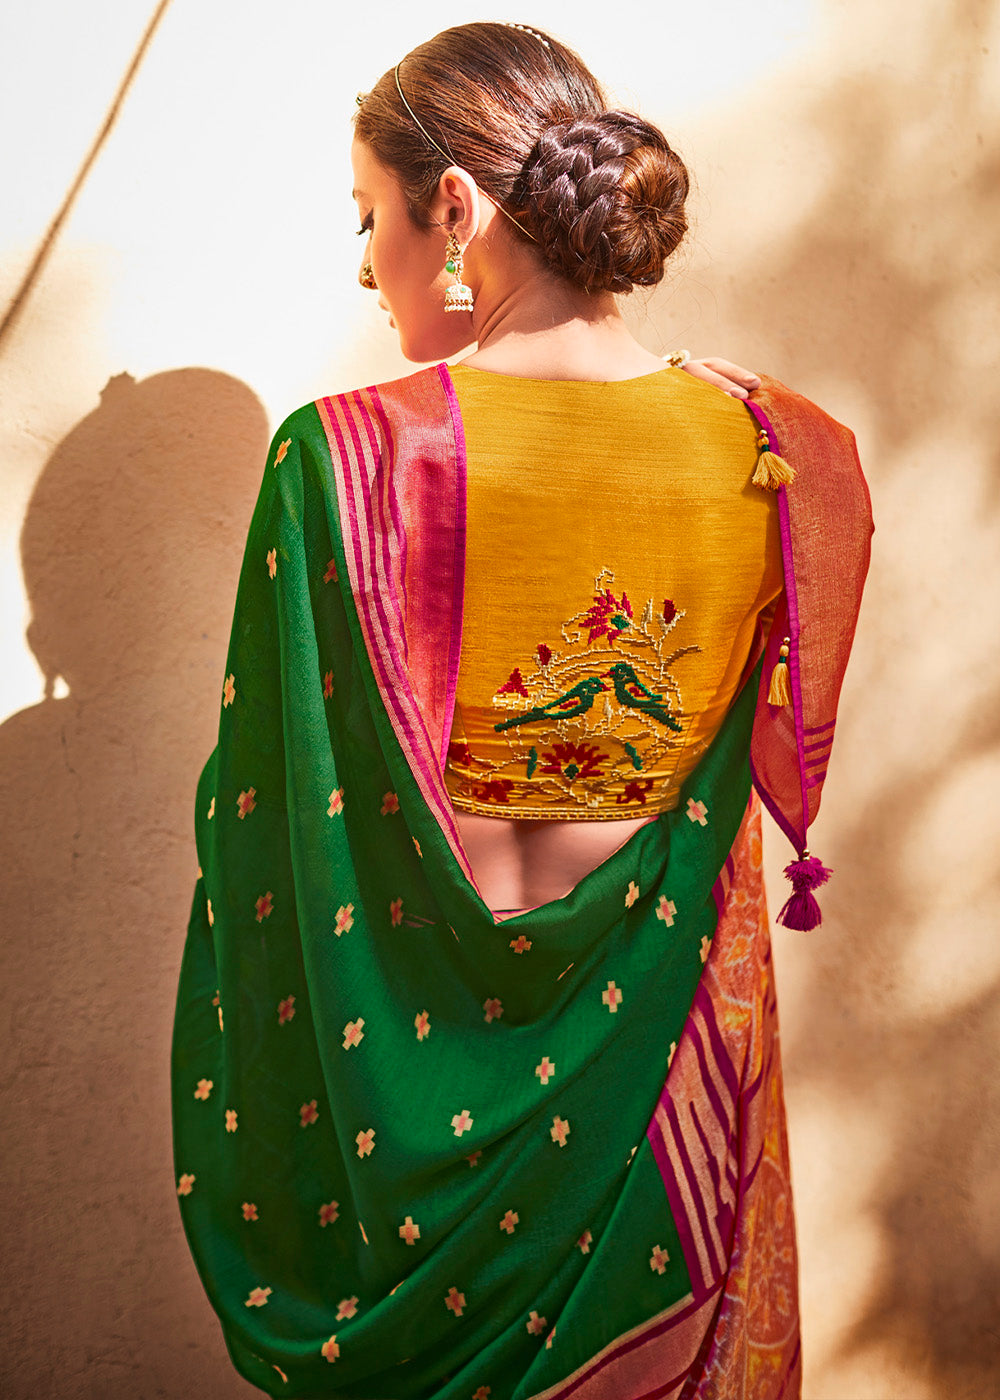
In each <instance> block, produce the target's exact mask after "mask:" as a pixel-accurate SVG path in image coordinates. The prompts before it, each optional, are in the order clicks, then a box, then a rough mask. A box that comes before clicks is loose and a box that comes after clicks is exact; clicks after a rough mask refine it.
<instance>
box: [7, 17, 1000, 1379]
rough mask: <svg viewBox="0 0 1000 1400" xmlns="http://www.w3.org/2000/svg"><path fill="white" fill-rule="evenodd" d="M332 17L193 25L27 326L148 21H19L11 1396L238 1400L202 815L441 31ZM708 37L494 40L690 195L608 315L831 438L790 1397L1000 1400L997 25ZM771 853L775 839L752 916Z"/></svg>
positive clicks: (355, 333)
mask: <svg viewBox="0 0 1000 1400" xmlns="http://www.w3.org/2000/svg"><path fill="white" fill-rule="evenodd" d="M340 8H341V7H339V6H333V5H330V4H329V3H322V0H300V3H298V4H296V5H295V6H291V7H288V12H287V13H281V12H280V11H279V7H277V6H274V5H267V4H264V3H263V0H243V3H236V0H216V2H215V3H207V0H206V2H205V3H199V4H193V3H191V2H190V0H187V3H185V0H174V3H173V4H171V5H169V6H168V7H167V9H166V11H165V14H164V17H163V19H162V22H161V23H160V25H159V27H158V29H157V31H156V33H155V34H154V36H153V39H152V42H151V44H150V46H149V49H148V52H147V53H146V54H145V56H144V59H143V62H142V64H141V66H140V68H139V70H138V72H137V74H136V77H135V80H134V82H133V84H132V86H131V89H130V91H129V93H128V95H127V97H126V99H125V101H124V103H123V105H122V108H121V111H120V112H119V114H118V117H117V119H116V121H115V123H114V125H113V128H112V130H111V132H110V134H109V136H108V138H107V140H106V141H105V142H104V143H103V145H102V147H101V149H100V152H99V154H98V157H97V159H96V161H95V162H94V164H93V167H92V169H91V170H90V171H89V173H88V175H87V178H86V180H85V181H84V183H83V185H82V188H81V189H80V191H79V193H78V195H77V197H76V198H75V200H74V202H73V204H72V208H71V209H70V211H69V213H68V217H67V219H66V220H65V222H64V224H63V225H62V226H61V228H60V229H59V231H58V236H57V237H56V238H55V240H54V242H53V244H52V247H51V249H50V251H49V254H48V256H47V257H46V258H45V259H44V260H43V262H42V265H41V267H40V269H39V272H38V275H37V276H36V277H35V278H34V279H33V281H32V283H31V285H30V286H29V287H28V288H27V289H24V288H23V286H22V283H23V278H24V275H25V273H26V270H27V269H28V268H29V266H30V264H31V262H32V259H33V258H34V256H35V254H36V252H37V250H38V249H39V247H40V245H41V243H42V240H43V239H44V236H45V233H46V229H47V228H48V226H49V222H50V220H51V219H52V217H53V215H54V214H55V212H56V210H57V209H58V208H59V207H60V204H61V203H62V201H63V199H64V196H65V194H66V192H67V190H68V189H69V188H70V186H71V185H72V183H73V180H74V178H75V176H76V174H77V172H78V170H79V168H80V165H81V162H82V161H83V159H84V157H85V155H86V153H87V151H88V149H89V147H90V144H91V142H92V140H93V138H94V136H95V134H96V133H97V131H98V129H99V128H100V126H101V123H102V121H103V119H104V116H105V113H106V111H107V109H108V107H109V104H110V103H111V100H112V98H113V96H114V93H115V90H116V88H117V86H118V84H119V82H120V80H121V78H122V75H123V73H124V72H125V70H126V69H127V67H128V65H129V63H130V61H131V59H132V56H133V53H134V51H135V48H136V45H137V43H138V41H139V38H140V36H141V34H142V32H143V30H144V27H145V26H146V24H147V22H148V20H149V18H150V15H151V14H152V12H153V9H154V6H153V3H152V0H143V3H139V0H92V3H90V4H88V5H87V6H75V5H71V4H70V3H69V0H61V2H57V0H35V3H34V4H33V5H32V6H31V8H30V11H29V9H28V7H16V9H17V12H16V13H15V7H14V6H8V7H6V10H5V13H4V15H3V16H2V17H0V50H2V51H3V52H4V55H5V59H6V62H5V65H4V67H5V84H4V91H3V93H2V102H3V104H4V107H3V111H2V112H0V119H2V123H3V129H4V130H5V131H7V132H13V133H15V135H16V136H17V137H18V138H19V139H18V140H16V141H8V142H5V143H4V145H3V148H2V150H0V188H2V189H3V190H4V191H5V198H4V200H3V211H2V214H0V261H2V271H0V278H2V286H0V291H2V293H3V300H2V301H0V306H5V305H7V304H8V302H10V301H11V300H12V299H13V298H14V297H15V296H16V295H17V293H18V290H19V289H22V290H23V291H24V294H23V296H22V298H21V301H20V303H19V305H18V309H17V312H16V314H15V315H14V316H13V317H12V318H11V319H10V320H9V321H8V322H7V323H6V324H5V326H4V329H3V331H2V332H0V402H2V405H3V422H2V424H0V461H2V467H3V483H4V490H3V493H2V496H0V532H2V536H3V540H4V546H5V547H4V552H3V557H2V560H0V624H2V627H3V634H2V641H3V662H2V670H0V718H3V717H6V718H5V722H4V723H3V724H2V726H0V787H2V801H3V806H2V811H3V823H2V835H0V869H2V870H3V872H4V890H3V902H2V909H3V930H4V938H3V986H4V988H5V991H6V996H5V1001H6V1006H7V1009H8V1018H7V1020H8V1030H7V1032H6V1036H5V1038H6V1042H7V1043H6V1045H5V1048H4V1053H3V1057H2V1061H0V1063H2V1065H3V1070H2V1081H3V1093H4V1106H3V1119H2V1121H3V1127H4V1139H5V1143H4V1152H3V1162H4V1165H3V1189H2V1191H0V1201H2V1209H3V1216H4V1220H3V1224H2V1236H3V1239H4V1248H5V1253H6V1260H5V1265H4V1273H3V1279H4V1289H3V1294H4V1307H3V1312H2V1316H3V1320H4V1333H5V1338H4V1340H5V1345H4V1347H3V1359H2V1361H0V1388H2V1390H3V1393H4V1394H5V1395H7V1396H10V1397H11V1400H22V1398H23V1400H27V1398H28V1397H32V1400H38V1397H47V1396H57V1397H65V1400H82V1398H83V1397H91V1396H94V1397H97V1396H100V1397H102V1400H130V1398H131V1397H143V1398H144V1397H154V1396H155V1397H160V1396H162V1397H170V1400H175V1397H176V1400H181V1397H185V1400H186V1397H189V1396H194V1395H202V1394H213V1395H216V1396H218V1397H220V1400H222V1397H230V1396H232V1397H236V1396H238V1395H249V1394H251V1393H257V1392H252V1391H251V1390H250V1388H249V1387H248V1386H246V1385H245V1384H244V1383H243V1382H241V1381H240V1380H239V1379H238V1378H237V1377H236V1375H235V1373H234V1372H232V1370H231V1368H230V1367H229V1364H228V1361H227V1359H226V1356H225V1353H224V1349H223V1346H222V1343H221V1340H220V1336H219V1333H218V1329H217V1327H216V1325H215V1322H214V1319H213V1317H212V1314H211V1313H210V1311H209V1309H208V1305H207V1303H206V1302H205V1300H204V1297H203V1295H202V1293H201V1290H200V1286H199V1284H198V1282H197V1279H196V1276H195V1273H194V1269H193V1266H192V1265H191V1263H190V1261H189V1259H188V1256H187V1253H186V1249H185V1246H184V1242H183V1239H182V1235H181V1230H180V1223H179V1218H178V1213H177V1210H176V1206H175V1202H174V1198H173V1182H172V1172H171V1162H170V1150H169V1119H168V1098H167V1054H168V1044H169V1033H170V1022H171V1014H172V1000H173V992H174V985H175V979H176V975H177V968H178V961H179V957H180V952H181V946H182V941H183V936H184V926H185V922H186V915H187V909H188V903H189V899H190V894H191V889H192V882H193V877H194V850H193V843H192V837H191V827H192V823H191V807H192V801H193V796H194V784H195V780H196V777H197V773H198V770H199V767H200V764H201V763H202V761H203V760H204V758H205V757H206V756H207V754H208V752H209V750H210V748H211V745H212V742H213V727H214V723H215V720H216V710H217V705H218V687H219V683H220V680H221V677H222V666H223V659H224V651H225V645H226V639H227V630H228V624H229V617H230V610H231V606H232V600H233V596H234V592H235V587H236V574H237V569H238V564H239V557H240V553H241V548H242V543H243V538H244V534H245V530H246V526H247V523H248V521H249V516H250V511H251V507H252V504H253V499H254V495H255V492H256V488H257V484H258V480H259V475H260V471H261V464H262V460H263V452H264V449H265V445H266V441H267V437H268V431H269V427H268V425H269V424H270V426H271V427H273V426H274V425H275V424H276V423H277V421H278V420H279V419H280V417H281V416H283V414H284V413H285V412H287V411H288V410H290V409H291V408H293V407H294V406H296V405H297V404H299V403H301V402H303V401H305V400H308V399H310V398H312V397H313V396H314V395H316V394H318V393H319V392H321V391H329V390H338V389H342V388H346V387H349V386H350V385H352V384H356V383H359V382H364V381H368V380H371V379H376V378H385V377H389V376H391V375H394V374H395V373H398V372H401V371H402V370H403V369H404V368H405V367H404V365H403V364H402V362H401V361H400V360H399V357H398V352H397V351H396V349H395V346H394V344H393V341H392V340H391V339H390V333H389V332H387V330H386V328H385V327H384V325H382V324H378V325H376V324H374V316H373V309H372V306H371V304H370V302H369V301H368V300H367V299H366V298H365V295H364V293H362V292H361V291H360V289H358V288H357V286H356V284H355V283H354V280H353V278H354V270H355V267H356V260H357V256H358V253H359V249H360V245H359V244H358V242H357V241H354V240H352V237H351V235H352V233H353V231H354V226H355V225H354V212H353V206H352V205H351V204H350V202H349V198H348V194H349V189H350V176H349V170H348V166H347V162H346V145H347V127H346V119H347V117H348V116H349V114H350V111H351V110H352V106H353V96H354V93H355V91H356V90H357V89H358V88H363V87H365V86H367V85H368V84H369V83H370V82H371V81H372V80H373V79H374V78H375V77H376V76H377V75H378V74H379V73H380V72H381V71H382V69H383V68H384V67H386V66H388V64H389V63H390V62H392V61H394V60H395V58H396V57H398V56H399V54H400V53H402V52H404V51H405V49H406V48H407V47H409V46H410V45H411V44H412V43H414V42H417V41H418V40H420V39H421V38H424V37H426V35H427V34H429V33H431V32H433V31H434V30H435V29H437V28H441V27H444V26H445V25H446V24H448V23H450V22H453V20H454V19H455V18H456V12H455V10H454V8H453V7H449V6H445V5H444V4H441V3H438V0H433V2H432V3H425V4H423V5H421V6H419V7H413V6H404V5H403V4H386V3H379V0H372V3H371V4H369V5H368V6H366V7H363V8H361V7H359V8H358V9H357V12H356V13H352V14H351V15H349V16H348V17H347V18H346V19H338V16H337V14H336V13H335V11H336V10H339V9H340ZM687 10H690V11H691V12H690V13H688V12H687ZM687 10H685V9H682V8H681V7H680V6H673V7H670V12H669V13H668V7H666V6H663V5H655V6H654V5H637V4H629V3H627V0H625V3H622V4H618V5H615V6H614V7H611V10H610V12H609V13H605V12H604V11H603V8H602V11H600V12H599V11H598V9H597V7H596V6H590V7H584V6H581V5H579V4H568V3H565V4H557V3H537V4H535V6H534V9H533V11H532V12H531V13H530V14H522V13H520V7H518V12H514V11H509V10H508V8H507V6H506V5H499V6H497V7H495V8H494V9H493V10H492V11H486V12H478V13H479V14H482V16H483V17H489V18H511V19H526V20H529V21H530V22H532V23H535V24H539V25H542V26H547V27H550V28H552V29H554V30H555V31H556V32H557V33H560V34H561V35H563V36H564V37H565V38H567V39H568V41H569V42H571V43H573V44H574V45H575V46H576V47H577V48H579V49H580V51H581V52H582V53H583V54H584V56H585V57H586V58H588V59H589V60H590V61H591V62H592V63H593V64H594V66H595V68H597V69H598V71H599V72H600V73H601V74H602V76H605V77H606V78H607V79H608V80H609V82H610V83H611V84H613V86H614V88H615V91H616V93H617V95H618V97H619V99H620V100H621V101H623V102H625V103H635V104H638V105H639V106H641V108H642V109H643V110H644V111H645V112H646V113H647V114H648V115H650V116H651V117H653V118H654V119H658V120H660V121H661V122H662V123H663V124H664V126H665V127H666V129H667V130H668V132H669V133H670V134H671V136H672V137H674V138H675V140H676V142H677V144H678V145H679V146H680V148H681V149H682V150H683V151H684V153H685V154H686V155H687V156H688V157H689V158H690V161H691V164H692V166H693V168H694V170H695V172H696V175H697V178H698V184H699V192H698V197H697V200H696V206H695V207H696V213H697V227H696V229H695V234H694V237H693V239H692V242H691V245H690V248H689V250H688V251H687V253H686V254H685V255H684V256H683V258H682V259H681V261H680V262H679V264H678V268H677V271H676V274H675V276H674V277H673V278H672V279H671V281H670V283H669V285H667V286H666V287H664V288H662V289H661V290H659V291H658V292H657V293H656V294H655V295H653V296H652V297H651V298H649V299H648V300H647V301H646V302H645V303H643V304H638V303H637V304H635V305H634V306H633V307H632V308H631V309H630V313H629V314H630V315H631V316H634V317H635V320H636V324H637V327H638V330H639V333H640V334H641V335H642V337H643V338H644V340H646V342H647V343H648V344H650V346H651V347H653V348H655V349H658V350H666V349H669V348H672V347H675V346H677V345H678V344H686V345H689V346H690V347H691V348H692V349H694V350H698V351H718V352H723V353H727V354H730V355H731V356H733V357H734V358H737V359H740V360H742V361H743V362H744V363H750V364H752V365H754V366H755V367H758V368H761V369H767V370H769V371H771V372H774V373H777V374H778V375H779V376H780V377H782V378H785V379H786V380H788V381H790V382H792V383H793V384H795V386H796V387H798V388H800V389H801V390H803V391H804V392H806V393H808V394H810V395H811V396H813V397H814V398H817V399H818V400H819V401H820V402H822V403H823V404H824V405H825V406H826V407H828V408H829V409H830V410H831V411H832V412H833V413H834V414H836V415H837V416H839V417H841V418H843V419H844V420H846V421H847V422H849V423H851V424H852V426H854V427H855V428H856V430H857V433H858V437H859V441H860V445H861V448H862V453H863V457H864V459H865V461H866V464H867V467H868V471H869V475H870V480H871V485H872V491H873V497H874V502H875V509H876V516H877V522H878V533H877V535H876V540H875V556H874V562H873V568H872V575H871V581H870V585H869V590H868V595H867V602H866V609H865V613H864V616H863V619H862V625H861V629H860V632H859V637H858V645H857V650H856V655H855V659H854V662H853V666H852V670H851V673H850V674H849V677H848V682H847V687H846V691H845V696H844V703H843V711H842V713H843V727H842V732H841V735H840V737H839V740H838V746H837V751H836V756H835V760H834V764H833V770H832V777H831V779H830V782H829V785H828V793H827V797H826V799H825V807H824V811H823V814H822V816H821V817H820V820H819V822H818V823H817V825H816V827H815V828H814V839H813V847H814V849H815V850H816V851H817V852H818V853H819V854H821V855H822V856H823V857H824V859H826V860H827V862H828V863H829V864H831V865H833V866H834V867H835V868H836V872H837V873H836V876H835V878H834V881H833V882H832V884H831V885H830V886H829V887H828V889H827V891H826V892H825V899H824V906H825V911H826V919H825V924H824V926H823V929H822V930H821V931H819V932H818V933H816V934H814V935H809V936H807V935H791V934H788V933H786V932H784V931H779V932H778V934H777V937H776V959H777V965H778V976H779V987H780V996H781V1009H782V1020H783V1028H784V1049H785V1057H786V1071H787V1081H788V1101H789V1113H790V1124H791V1137H792V1150H793V1165H794V1172H795V1187H796V1191H797V1198H798V1207H799V1215H800V1227H801V1239H802V1246H803V1305H804V1327H805V1355H806V1386H805V1394H806V1397H807V1400H890V1398H891V1400H966V1397H968V1398H969V1400H971V1398H972V1397H973V1396H975V1397H976V1400H981V1397H984V1396H987V1395H993V1394H997V1393H998V1392H1000V1363H998V1355H1000V1315H998V1301H997V1300H998V1299H1000V1168H998V1163H1000V1128H998V1123H1000V1113H998V1107H1000V1105H998V1098H1000V1091H998V1088H997V1082H996V1080H997V1077H996V1064H997V1049H998V1043H1000V939H998V937H997V923H998V920H997V913H996V910H997V905H998V898H1000V890H998V883H1000V881H998V861H997V852H998V849H1000V843H998V839H997V838H998V826H1000V820H998V801H997V791H998V788H1000V746H998V737H1000V736H998V714H1000V704H998V699H1000V660H998V654H1000V653H998V648H997V645H996V638H997V620H998V617H997V614H998V606H997V603H998V598H1000V589H998V584H1000V577H998V576H1000V551H998V548H997V534H998V514H1000V494H998V485H997V482H998V475H997V464H996V460H995V459H996V443H997V441H998V440H1000V433H998V426H1000V425H998V422H997V418H998V416H1000V415H998V414H997V412H996V408H995V405H996V401H997V391H996V388H995V385H994V383H993V380H994V379H995V375H996V366H997V363H998V358H1000V357H998V349H1000V346H998V339H1000V331H998V326H1000V316H998V311H1000V307H998V305H997V287H996V272H997V263H998V258H997V253H996V249H997V230H998V218H997V214H998V208H997V206H998V203H1000V137H998V132H1000V124H998V122H997V116H998V110H997V109H998V107H1000V82H998V75H997V67H996V55H997V49H998V44H1000V26H998V12H997V8H996V6H995V5H992V4H990V3H987V0H982V3H976V2H975V0H936V3H932V0H915V3H909V4H903V3H902V2H901V0H883V3H882V4H881V5H878V6H876V5H874V4H872V3H870V0H815V3H808V0H797V3H793V0H759V3H757V4H756V5H754V6H753V7H750V6H748V5H747V4H746V3H745V0H744V2H743V3H738V0H717V2H716V3H715V4H714V5H708V6H702V7H694V6H691V7H687ZM415 11H419V13H415ZM695 11H697V12H695ZM474 17H476V12H465V13H463V15H462V18H474ZM0 314H2V312H0ZM29 624H30V626H29ZM785 857H786V852H785V850H784V849H783V845H782V843H781V842H780V840H778V839H777V838H775V839H774V840H772V842H771V848H770V856H769V861H770V876H771V886H772V889H773V890H774V891H775V897H776V898H780V897H782V896H781V890H780V886H781V884H782V883H783V882H782V881H781V876H780V866H781V864H782V863H783V861H784V859H785Z"/></svg>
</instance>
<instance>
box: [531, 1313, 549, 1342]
mask: <svg viewBox="0 0 1000 1400" xmlns="http://www.w3.org/2000/svg"><path fill="white" fill-rule="evenodd" d="M548 1325H549V1323H548V1319H547V1318H544V1317H539V1316H538V1314H537V1313H536V1312H535V1310H534V1309H532V1312H531V1316H530V1317H529V1318H528V1321H527V1322H526V1323H525V1326H526V1327H527V1329H528V1331H529V1332H530V1333H531V1335H532V1336H533V1337H540V1336H541V1335H542V1333H543V1332H544V1331H545V1329H546V1327H548Z"/></svg>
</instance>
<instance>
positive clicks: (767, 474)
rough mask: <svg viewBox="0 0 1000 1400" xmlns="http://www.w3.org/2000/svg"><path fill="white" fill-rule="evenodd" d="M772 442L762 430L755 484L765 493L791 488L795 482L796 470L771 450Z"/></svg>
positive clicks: (758, 443)
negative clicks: (780, 488) (786, 487)
mask: <svg viewBox="0 0 1000 1400" xmlns="http://www.w3.org/2000/svg"><path fill="white" fill-rule="evenodd" d="M770 446H771V444H770V440H769V438H768V436H767V433H766V432H765V431H764V429H763V428H761V430H760V432H759V433H758V434H757V450H758V452H759V453H760V455H759V457H758V458H757V465H756V467H755V468H754V474H753V478H752V480H753V484H754V486H759V487H760V488H761V490H763V491H777V489H778V487H779V486H791V484H792V482H793V481H794V480H795V468H794V467H792V466H789V464H788V463H787V462H786V461H785V459H784V457H779V456H778V454H777V453H776V452H772V451H771V450H770Z"/></svg>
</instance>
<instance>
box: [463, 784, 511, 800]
mask: <svg viewBox="0 0 1000 1400" xmlns="http://www.w3.org/2000/svg"><path fill="white" fill-rule="evenodd" d="M513 786H514V783H513V780H512V779H510V778H490V779H489V780H488V781H487V782H485V783H467V784H465V785H464V788H463V790H468V793H469V796H470V797H471V798H472V799H473V801H475V802H489V803H500V804H506V803H507V802H509V801H510V796H509V794H510V790H511V788H512V787H513Z"/></svg>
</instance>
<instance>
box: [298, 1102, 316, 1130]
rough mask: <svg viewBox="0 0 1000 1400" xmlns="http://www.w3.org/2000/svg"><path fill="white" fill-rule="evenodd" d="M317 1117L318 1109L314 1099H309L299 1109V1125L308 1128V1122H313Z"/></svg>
mask: <svg viewBox="0 0 1000 1400" xmlns="http://www.w3.org/2000/svg"><path fill="white" fill-rule="evenodd" d="M318 1117H319V1109H318V1108H317V1107H316V1100H315V1099H310V1100H309V1102H308V1103H304V1104H303V1105H302V1107H301V1108H300V1109H299V1126H300V1127H302V1128H308V1127H309V1125H310V1123H315V1122H316V1119H317V1118H318Z"/></svg>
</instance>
